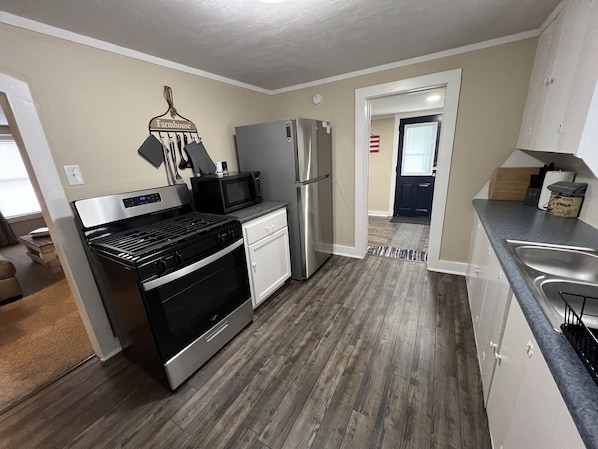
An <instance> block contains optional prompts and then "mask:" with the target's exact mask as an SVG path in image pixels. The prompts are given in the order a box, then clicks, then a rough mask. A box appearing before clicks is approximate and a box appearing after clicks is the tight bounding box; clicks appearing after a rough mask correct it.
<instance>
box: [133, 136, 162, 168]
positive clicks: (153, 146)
mask: <svg viewBox="0 0 598 449" xmlns="http://www.w3.org/2000/svg"><path fill="white" fill-rule="evenodd" d="M137 152H138V153H139V154H140V155H141V156H143V157H144V158H145V159H146V160H147V161H148V162H149V163H150V164H152V165H153V166H154V167H156V168H159V167H160V165H162V162H163V161H164V151H163V149H162V143H161V142H160V141H159V140H158V139H156V136H153V135H151V134H150V135H149V136H147V139H145V141H144V142H143V144H142V145H141V147H139V150H137Z"/></svg>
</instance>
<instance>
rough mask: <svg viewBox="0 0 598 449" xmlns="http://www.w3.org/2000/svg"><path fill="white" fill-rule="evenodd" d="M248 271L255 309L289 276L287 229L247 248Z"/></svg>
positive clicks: (289, 262)
mask: <svg viewBox="0 0 598 449" xmlns="http://www.w3.org/2000/svg"><path fill="white" fill-rule="evenodd" d="M248 269H249V273H250V276H251V284H252V286H253V292H252V293H253V295H252V297H253V307H254V308H255V307H257V306H258V305H259V304H260V303H261V302H263V301H264V300H265V299H266V298H268V296H270V295H271V294H272V293H274V291H275V290H276V289H278V288H279V287H280V286H281V285H283V284H284V282H285V281H286V280H287V279H288V278H289V277H290V276H291V256H290V250H289V231H288V228H286V227H285V228H283V229H281V230H279V231H277V232H275V233H274V234H272V235H270V236H269V237H266V238H265V239H262V240H260V241H259V242H257V243H254V244H253V245H250V246H249V267H248Z"/></svg>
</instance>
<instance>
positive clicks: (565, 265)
mask: <svg viewBox="0 0 598 449" xmlns="http://www.w3.org/2000/svg"><path fill="white" fill-rule="evenodd" d="M515 254H516V255H517V257H518V258H519V259H520V260H521V262H522V263H523V264H525V265H526V266H528V267H530V268H532V269H534V270H536V271H539V272H542V273H546V274H550V275H552V276H562V277H565V278H570V279H578V280H581V281H588V282H598V254H595V253H593V252H591V250H586V249H570V248H569V247H554V246H538V245H526V244H518V245H515Z"/></svg>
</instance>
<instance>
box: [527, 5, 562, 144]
mask: <svg viewBox="0 0 598 449" xmlns="http://www.w3.org/2000/svg"><path fill="white" fill-rule="evenodd" d="M562 19H563V14H562V13H560V14H559V15H558V16H557V17H556V18H555V19H554V20H553V21H552V22H551V23H550V24H549V25H548V26H547V27H546V28H545V29H544V31H543V32H542V34H541V35H540V37H539V38H538V48H537V50H536V58H535V59H534V67H533V69H532V74H531V78H530V84H529V89H528V93H527V100H526V102H525V111H524V112H523V122H522V124H521V131H520V133H519V140H518V142H517V147H518V148H523V149H534V148H536V147H537V145H538V132H539V129H540V123H541V119H542V115H543V110H544V105H545V104H546V97H547V96H548V88H549V87H550V81H549V79H550V76H551V75H552V70H553V68H554V64H555V60H556V48H557V45H558V37H559V34H560V30H561V26H562Z"/></svg>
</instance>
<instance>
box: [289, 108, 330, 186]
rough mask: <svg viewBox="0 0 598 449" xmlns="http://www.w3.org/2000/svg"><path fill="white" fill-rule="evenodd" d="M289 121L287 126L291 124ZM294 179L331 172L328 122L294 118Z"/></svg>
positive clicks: (308, 178)
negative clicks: (295, 143) (295, 144)
mask: <svg viewBox="0 0 598 449" xmlns="http://www.w3.org/2000/svg"><path fill="white" fill-rule="evenodd" d="M291 124H292V122H289V124H288V125H287V126H291ZM296 126H297V130H296V139H297V154H296V180H297V181H298V182H303V181H308V180H310V179H315V178H319V177H321V176H323V175H326V174H329V173H331V172H332V137H331V136H332V131H331V128H330V124H329V122H322V121H319V120H311V119H304V118H298V119H296Z"/></svg>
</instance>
